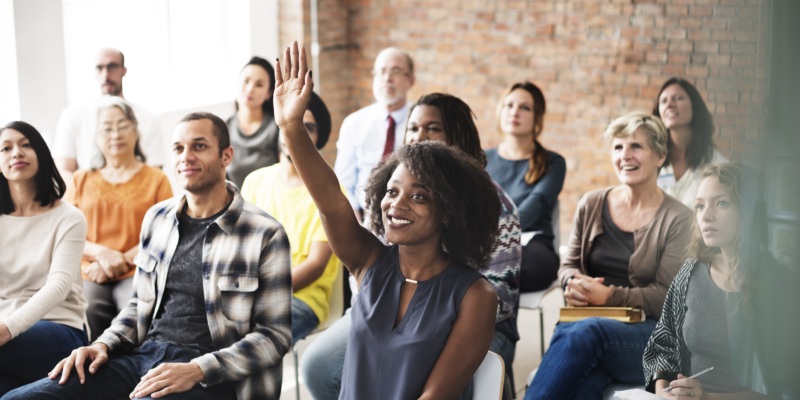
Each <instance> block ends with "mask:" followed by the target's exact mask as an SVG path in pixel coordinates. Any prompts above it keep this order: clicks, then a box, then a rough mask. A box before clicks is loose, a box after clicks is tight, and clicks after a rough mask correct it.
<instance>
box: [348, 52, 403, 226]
mask: <svg viewBox="0 0 800 400" xmlns="http://www.w3.org/2000/svg"><path fill="white" fill-rule="evenodd" d="M415 79H416V78H415V77H414V60H413V59H412V58H411V56H410V55H409V54H408V53H406V52H404V51H402V50H400V49H398V48H396V47H388V48H385V49H383V50H381V51H380V53H378V56H377V57H375V63H374V64H373V67H372V95H373V96H374V97H375V103H373V104H370V105H368V106H366V107H364V108H362V109H360V110H358V111H356V112H354V113H352V114H350V115H348V116H347V117H346V118H345V119H344V121H342V126H341V128H340V129H339V140H338V141H337V142H336V163H335V164H334V170H335V171H336V176H337V177H338V178H339V181H340V182H341V183H342V186H343V187H344V188H345V191H346V192H347V196H348V197H349V199H350V204H351V205H352V206H353V210H354V211H355V212H356V214H357V215H358V216H359V218H362V213H363V212H364V211H365V210H366V209H367V206H366V201H365V198H364V188H365V187H366V185H367V179H368V178H369V176H370V173H371V172H372V169H373V168H375V166H376V165H378V162H380V161H381V160H382V159H384V158H386V156H387V155H388V154H391V153H392V152H393V151H395V150H398V149H399V148H400V147H401V146H402V145H403V129H404V128H405V126H406V118H407V117H408V107H409V106H410V105H411V104H410V103H409V102H408V100H407V99H406V96H407V95H408V91H409V90H410V89H411V87H412V86H414V81H415Z"/></svg>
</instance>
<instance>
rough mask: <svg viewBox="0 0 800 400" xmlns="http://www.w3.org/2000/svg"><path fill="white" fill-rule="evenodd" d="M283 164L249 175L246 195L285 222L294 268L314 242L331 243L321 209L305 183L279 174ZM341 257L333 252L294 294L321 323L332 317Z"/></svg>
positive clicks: (250, 200) (244, 195)
mask: <svg viewBox="0 0 800 400" xmlns="http://www.w3.org/2000/svg"><path fill="white" fill-rule="evenodd" d="M279 168H280V164H275V165H272V166H269V167H264V168H260V169H257V170H255V171H253V172H251V173H250V175H248V176H247V178H245V180H244V183H243V184H242V197H244V199H245V200H247V201H249V202H251V203H253V204H255V205H256V206H258V207H259V208H261V209H262V210H264V211H266V212H267V213H268V214H269V215H272V216H273V217H274V218H275V219H276V220H278V222H280V223H281V224H282V225H283V229H284V230H286V235H287V236H288V237H289V245H290V246H291V250H292V268H294V267H295V266H296V265H298V264H300V263H301V262H303V261H304V260H305V259H306V258H308V253H309V252H310V250H311V243H312V242H327V241H328V238H327V236H325V230H324V229H323V228H322V220H321V219H320V217H319V211H318V210H317V206H316V205H315V204H314V201H313V200H312V199H311V195H310V194H309V193H308V189H306V187H305V186H304V185H300V186H288V185H286V184H285V183H283V181H281V179H280V177H279V173H280V170H279ZM339 265H340V263H339V259H338V258H337V257H336V255H331V258H330V260H328V264H327V265H326V266H325V271H324V272H323V273H322V275H321V276H320V277H319V278H317V280H315V281H314V282H312V283H311V284H310V285H308V286H306V287H304V288H302V289H300V290H298V291H296V292H294V296H295V297H297V298H298V299H299V300H301V301H303V302H304V303H306V304H308V306H309V307H311V310H313V311H314V314H316V316H317V318H318V319H319V321H320V322H322V321H325V319H326V318H328V312H329V307H330V297H331V291H332V289H333V282H334V281H335V280H336V274H338V273H339V269H340V267H339Z"/></svg>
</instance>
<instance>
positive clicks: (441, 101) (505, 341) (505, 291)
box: [300, 93, 520, 400]
mask: <svg viewBox="0 0 800 400" xmlns="http://www.w3.org/2000/svg"><path fill="white" fill-rule="evenodd" d="M427 140H431V141H437V142H444V143H447V144H449V145H450V146H452V147H455V148H457V149H460V150H462V151H463V152H464V153H465V154H466V155H468V156H471V157H472V158H473V159H474V160H475V161H477V162H478V163H479V164H481V165H484V163H485V162H486V155H485V154H484V152H483V150H482V149H481V143H480V136H479V135H478V128H477V127H476V126H475V122H474V120H473V114H472V110H470V108H469V106H468V105H467V104H466V103H464V102H463V101H461V99H459V98H457V97H455V96H451V95H447V94H441V93H432V94H428V95H425V96H422V97H420V98H419V100H417V102H416V103H415V104H414V105H412V106H411V113H410V115H409V119H408V124H407V126H406V134H405V142H406V144H411V143H417V142H423V141H427ZM495 189H496V190H497V194H498V196H499V198H500V203H501V206H502V210H501V214H500V219H499V221H498V229H499V231H500V233H499V236H498V240H497V243H496V244H495V246H494V250H493V252H492V255H491V257H490V259H489V262H488V263H486V264H485V265H483V266H481V267H479V268H478V271H479V272H480V273H481V274H483V275H484V276H485V277H486V279H488V280H489V282H490V283H491V284H492V285H493V286H494V288H495V290H496V291H497V296H498V308H497V315H496V318H495V331H494V335H493V337H492V344H491V345H490V347H489V349H490V350H491V351H493V352H495V353H498V354H500V356H501V357H503V361H504V362H505V364H506V372H507V373H508V375H509V377H510V376H511V364H512V362H513V361H514V351H515V349H516V342H517V341H518V340H519V333H518V332H517V314H516V304H517V300H518V299H519V292H518V289H517V288H518V282H519V259H520V244H519V235H520V230H519V220H518V218H517V214H516V207H515V206H514V202H513V201H512V200H511V199H510V198H508V196H507V195H506V194H505V192H503V189H501V188H500V187H499V186H497V185H495ZM334 325H335V326H334V327H331V329H329V330H327V331H325V332H323V333H322V334H321V335H320V336H319V337H317V338H315V339H314V342H312V343H311V344H310V345H309V347H308V348H307V349H306V350H305V352H304V354H303V363H301V364H300V367H301V371H302V373H303V379H304V381H305V382H306V386H307V388H308V390H309V392H311V393H312V395H313V396H314V398H315V399H318V400H325V399H335V398H337V397H338V395H339V388H340V387H341V379H342V365H343V364H344V356H345V351H346V348H347V335H348V333H349V331H350V320H349V318H347V317H346V318H342V319H341V320H339V321H337V322H336V323H335V324H334ZM508 390H509V392H508V395H509V396H511V393H513V388H508ZM509 398H510V397H509Z"/></svg>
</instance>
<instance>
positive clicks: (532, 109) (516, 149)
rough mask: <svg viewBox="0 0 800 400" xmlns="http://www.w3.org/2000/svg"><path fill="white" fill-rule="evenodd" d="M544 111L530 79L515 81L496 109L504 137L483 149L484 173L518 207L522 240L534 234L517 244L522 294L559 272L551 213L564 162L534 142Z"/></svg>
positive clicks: (561, 182) (541, 98) (541, 97)
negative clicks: (519, 248)
mask: <svg viewBox="0 0 800 400" xmlns="http://www.w3.org/2000/svg"><path fill="white" fill-rule="evenodd" d="M544 113H545V100H544V94H542V91H541V89H539V88H538V87H537V86H536V85H534V84H532V83H530V82H522V83H515V84H514V85H513V86H511V88H510V89H509V90H508V92H506V95H505V96H503V100H502V101H501V102H500V104H499V106H498V107H497V121H498V125H499V129H500V131H501V132H502V133H503V141H502V142H501V143H500V145H499V146H497V148H494V149H489V150H487V151H486V161H487V163H486V171H487V172H489V176H491V177H492V179H494V180H495V182H497V183H498V184H500V186H501V187H502V188H503V190H505V191H506V193H508V195H509V196H510V197H511V199H513V200H514V203H515V204H516V205H517V209H518V211H519V221H520V224H521V226H522V232H523V238H525V237H526V236H533V238H531V239H530V240H529V241H528V242H527V243H524V246H523V248H522V263H521V277H520V285H519V287H520V291H521V292H534V291H537V290H542V289H544V288H546V287H548V286H550V284H551V283H552V282H553V281H554V280H555V279H556V274H557V272H558V261H559V260H558V253H557V249H556V248H555V246H554V244H553V238H554V237H555V236H554V232H553V221H552V216H553V209H554V208H555V206H556V204H557V203H558V194H559V193H561V188H562V187H563V186H564V176H565V175H566V173H567V165H566V163H565V162H564V157H561V156H560V155H559V154H557V153H554V152H552V151H549V150H547V149H546V148H545V147H544V146H542V144H541V143H540V142H539V136H540V135H541V134H542V128H543V127H544ZM526 233H527V234H528V235H526ZM524 241H525V240H524V239H523V242H524Z"/></svg>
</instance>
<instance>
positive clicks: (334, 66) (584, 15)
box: [280, 0, 769, 237]
mask: <svg viewBox="0 0 800 400" xmlns="http://www.w3.org/2000/svg"><path fill="white" fill-rule="evenodd" d="M317 1H318V6H319V28H320V29H319V42H320V46H321V53H320V55H319V62H320V68H319V71H314V72H315V76H316V77H318V79H319V80H320V85H319V86H318V90H319V91H320V92H321V94H322V97H323V98H324V99H325V101H326V102H327V104H328V106H329V107H330V108H331V113H332V116H333V125H334V132H333V135H332V139H331V145H329V146H328V147H327V148H326V149H325V151H324V154H325V156H326V158H327V159H328V160H329V161H332V160H333V159H334V158H335V146H334V145H333V143H335V140H336V138H337V132H338V127H339V125H340V124H341V121H342V119H343V118H344V117H345V116H346V115H347V114H349V113H350V112H352V111H355V110H356V109H358V108H360V107H363V106H365V105H367V104H370V103H371V102H372V101H373V98H372V91H371V75H370V73H369V71H370V69H371V68H372V62H373V59H374V57H375V55H376V54H377V53H378V52H379V51H380V50H381V49H382V48H384V47H388V46H397V47H400V48H403V49H405V50H407V51H408V52H409V53H410V54H411V55H412V57H413V58H414V60H415V62H416V68H417V83H416V85H415V86H414V87H413V88H412V91H411V94H410V100H412V101H413V100H415V99H416V98H417V97H419V96H420V95H421V94H424V93H429V92H434V91H442V92H448V93H452V94H454V95H456V96H459V97H461V98H462V99H463V100H465V101H466V102H467V103H468V104H469V105H470V106H471V107H472V109H473V110H474V111H475V113H476V115H477V116H478V127H479V128H480V131H481V138H482V141H483V145H484V147H485V148H489V147H494V146H496V145H497V143H498V142H499V140H500V134H499V133H498V132H497V131H496V128H495V123H496V121H495V108H496V105H497V103H498V101H499V100H500V97H501V96H502V93H503V92H504V91H505V90H506V88H507V87H508V86H510V84H512V83H513V82H516V81H521V80H530V81H532V82H534V83H536V84H537V85H539V86H540V87H541V88H542V89H543V91H544V92H545V97H546V99H547V103H548V104H547V107H548V110H547V115H546V116H545V130H544V133H543V135H542V138H541V141H542V143H543V144H544V146H546V147H548V148H550V149H552V150H555V151H557V152H559V153H560V154H562V155H563V156H564V157H565V158H566V159H567V168H568V172H567V178H566V182H565V187H564V191H563V192H562V194H561V196H560V200H561V204H562V207H561V227H562V237H567V236H566V235H568V233H569V230H570V228H571V220H572V215H573V212H574V209H575V204H576V202H577V200H578V198H579V197H580V195H581V194H582V193H584V192H586V191H588V190H591V189H594V188H599V187H602V186H606V185H611V184H614V183H616V178H615V177H614V174H613V171H612V169H611V165H610V159H609V151H608V147H607V146H606V145H605V143H604V142H603V141H602V138H601V136H602V132H603V130H604V129H605V127H606V125H607V124H608V123H609V122H610V121H611V120H612V119H613V118H615V117H617V116H620V115H622V114H624V113H627V112H629V111H635V110H644V111H649V110H651V108H652V106H653V104H654V101H655V96H656V95H657V93H658V89H659V88H660V86H661V84H662V83H663V82H664V81H665V80H666V79H668V78H669V77H671V76H682V77H684V78H686V79H688V80H690V81H692V82H693V83H695V85H696V86H697V87H698V89H699V90H700V92H701V94H702V95H703V97H704V99H705V100H706V102H707V104H708V106H709V108H710V109H711V111H712V113H713V115H714V119H715V124H716V126H717V131H716V134H715V138H714V140H715V142H716V144H717V146H718V148H719V149H720V151H721V152H722V153H723V154H724V155H726V156H727V157H728V158H730V159H733V160H744V161H750V162H753V161H754V158H755V156H756V154H757V150H758V149H757V146H756V145H755V144H754V143H758V142H757V141H754V140H753V139H757V138H759V137H760V136H761V135H762V134H763V132H764V129H763V127H762V125H763V122H764V114H765V113H764V106H763V103H764V100H765V97H766V95H765V94H766V93H765V92H766V88H767V81H766V76H767V68H766V67H767V65H766V62H767V47H768V45H767V33H768V24H767V22H768V20H769V15H768V14H769V2H768V0H752V1H747V0H647V1H643V0H558V1H557V0H530V1H523V0H505V1H485V0H460V1H441V0H382V1H381V0H374V1H370V0H317ZM309 7H310V1H309V0H303V1H302V2H295V1H291V0H281V2H280V8H281V16H280V22H281V24H282V26H281V29H280V32H281V38H280V40H281V43H282V44H286V43H289V42H290V41H291V40H294V39H301V41H303V42H304V43H306V45H309V44H310V42H311V37H310V30H309V29H308V22H309V21H310V18H309V16H310V8H309ZM300 20H302V21H304V24H305V25H303V24H301V23H299V21H300ZM304 28H305V29H304ZM300 32H303V37H302V38H298V36H297V35H300Z"/></svg>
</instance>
